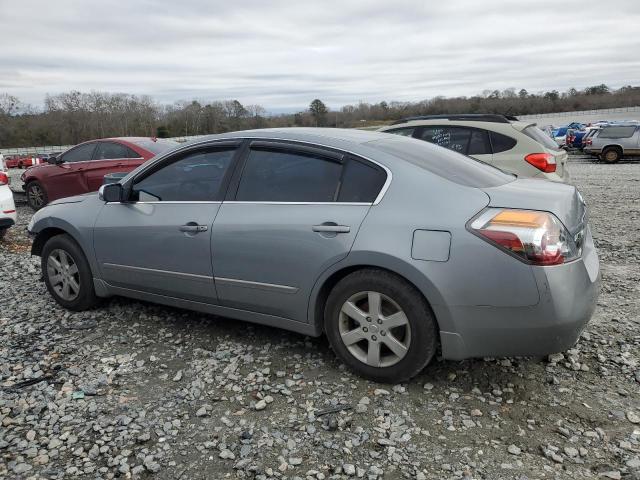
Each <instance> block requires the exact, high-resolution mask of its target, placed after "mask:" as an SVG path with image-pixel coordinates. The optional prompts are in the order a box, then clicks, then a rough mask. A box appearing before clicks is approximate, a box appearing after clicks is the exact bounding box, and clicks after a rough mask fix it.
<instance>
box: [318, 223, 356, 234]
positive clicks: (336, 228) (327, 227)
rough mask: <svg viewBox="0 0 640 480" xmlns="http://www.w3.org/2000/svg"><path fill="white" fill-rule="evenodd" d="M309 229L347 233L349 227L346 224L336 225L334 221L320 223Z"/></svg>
mask: <svg viewBox="0 0 640 480" xmlns="http://www.w3.org/2000/svg"><path fill="white" fill-rule="evenodd" d="M311 230H313V231H314V232H322V233H349V232H350V231H351V227H349V226H347V225H336V224H335V223H323V224H322V225H314V226H313V227H311Z"/></svg>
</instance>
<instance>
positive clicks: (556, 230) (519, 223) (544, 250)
mask: <svg viewBox="0 0 640 480" xmlns="http://www.w3.org/2000/svg"><path fill="white" fill-rule="evenodd" d="M469 227H470V229H471V231H472V232H474V233H476V234H477V235H479V236H480V237H481V238H483V239H485V240H487V241H488V242H489V243H491V244H493V245H496V246H497V247H498V248H500V249H502V250H505V251H506V252H508V253H510V254H512V255H514V256H516V257H517V258H519V259H520V260H522V261H524V262H526V263H530V264H532V265H559V264H561V263H565V262H569V261H571V260H575V259H576V258H578V257H579V256H580V255H581V253H582V252H581V249H580V248H578V247H577V246H576V244H575V242H574V240H573V238H572V237H571V235H570V234H569V232H568V231H567V229H566V228H565V227H564V225H563V224H562V222H560V220H558V219H557V218H556V216H555V215H553V214H551V213H548V212H539V211H536V210H511V209H503V208H488V209H487V210H484V211H483V212H482V213H480V215H478V216H477V217H476V218H475V219H474V220H473V221H472V222H471V224H470V225H469Z"/></svg>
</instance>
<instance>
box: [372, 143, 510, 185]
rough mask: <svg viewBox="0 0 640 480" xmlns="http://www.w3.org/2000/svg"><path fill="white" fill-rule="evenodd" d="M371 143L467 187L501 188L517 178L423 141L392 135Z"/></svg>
mask: <svg viewBox="0 0 640 480" xmlns="http://www.w3.org/2000/svg"><path fill="white" fill-rule="evenodd" d="M367 145H370V146H372V147H373V148H378V149H379V150H381V151H383V152H385V153H388V154H391V155H393V156H394V157H398V158H401V159H403V160H406V161H407V162H409V163H412V164H413V165H417V166H418V167H421V168H424V169H425V170H428V171H430V172H431V173H434V174H436V175H438V176H440V177H442V178H444V179H446V180H449V181H451V182H455V183H457V184H459V185H465V186H467V187H474V188H488V187H497V186H499V185H504V184H505V183H509V182H511V181H513V180H515V178H516V177H515V175H511V174H510V173H505V172H503V171H502V170H500V169H498V168H495V167H493V166H491V165H489V164H487V163H484V162H481V161H479V160H476V159H474V158H471V157H467V156H466V155H462V154H461V153H457V152H454V151H452V150H448V149H446V148H441V147H437V146H435V145H433V144H431V143H428V142H423V141H421V140H415V139H409V138H394V137H391V136H389V138H388V139H384V140H374V141H372V142H368V143H367Z"/></svg>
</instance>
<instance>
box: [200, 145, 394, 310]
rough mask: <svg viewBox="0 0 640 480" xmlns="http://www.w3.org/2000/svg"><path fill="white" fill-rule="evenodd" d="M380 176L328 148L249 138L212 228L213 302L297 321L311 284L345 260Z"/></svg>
mask: <svg viewBox="0 0 640 480" xmlns="http://www.w3.org/2000/svg"><path fill="white" fill-rule="evenodd" d="M240 172H241V174H240ZM386 178H387V173H386V171H385V170H384V169H383V168H381V167H379V166H377V165H374V164H372V163H370V162H366V161H361V160H357V159H355V158H353V157H351V156H349V155H347V154H344V153H341V152H338V151H335V150H331V149H325V148H320V147H317V146H309V145H300V144H295V143H287V142H276V141H264V140H256V141H252V143H251V145H250V147H249V148H248V151H247V154H246V155H245V158H244V161H243V165H242V166H241V168H240V169H239V171H238V173H237V175H236V178H235V179H234V181H233V182H232V184H231V187H230V189H229V193H228V198H229V200H225V202H224V203H223V204H222V207H221V208H220V212H219V213H218V216H217V217H216V221H215V222H214V225H213V238H212V252H213V270H214V275H215V282H216V290H217V292H218V297H219V301H220V303H221V304H222V305H225V306H228V307H233V308H239V309H243V310H250V311H255V312H259V313H263V314H270V315H276V316H278V317H284V318H289V319H292V320H297V321H302V322H305V321H306V318H307V308H308V302H309V296H310V293H311V290H312V288H313V285H314V284H315V282H316V280H317V278H318V277H319V276H320V274H321V273H322V272H323V271H324V270H326V269H327V268H328V267H329V266H331V265H333V264H335V263H336V262H338V261H340V260H341V259H343V258H345V257H346V256H347V254H348V253H349V251H350V250H351V247H352V245H353V242H354V239H355V237H356V234H357V233H358V229H359V228H360V225H361V223H362V221H363V219H364V217H365V215H366V214H367V212H368V210H369V208H370V207H371V205H372V203H373V202H374V201H375V199H376V197H377V196H378V194H379V192H380V191H381V189H382V188H383V185H384V183H385V181H386Z"/></svg>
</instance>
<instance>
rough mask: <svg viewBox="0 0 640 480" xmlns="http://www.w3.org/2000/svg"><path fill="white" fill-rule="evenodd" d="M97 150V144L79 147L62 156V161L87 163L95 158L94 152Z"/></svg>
mask: <svg viewBox="0 0 640 480" xmlns="http://www.w3.org/2000/svg"><path fill="white" fill-rule="evenodd" d="M95 148H96V144H95V143H86V144H84V145H80V146H79V147H76V148H73V149H71V150H69V151H68V152H67V153H65V154H64V155H63V156H62V160H63V161H65V162H68V163H73V162H86V161H87V160H91V159H92V158H93V151H94V150H95Z"/></svg>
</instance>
